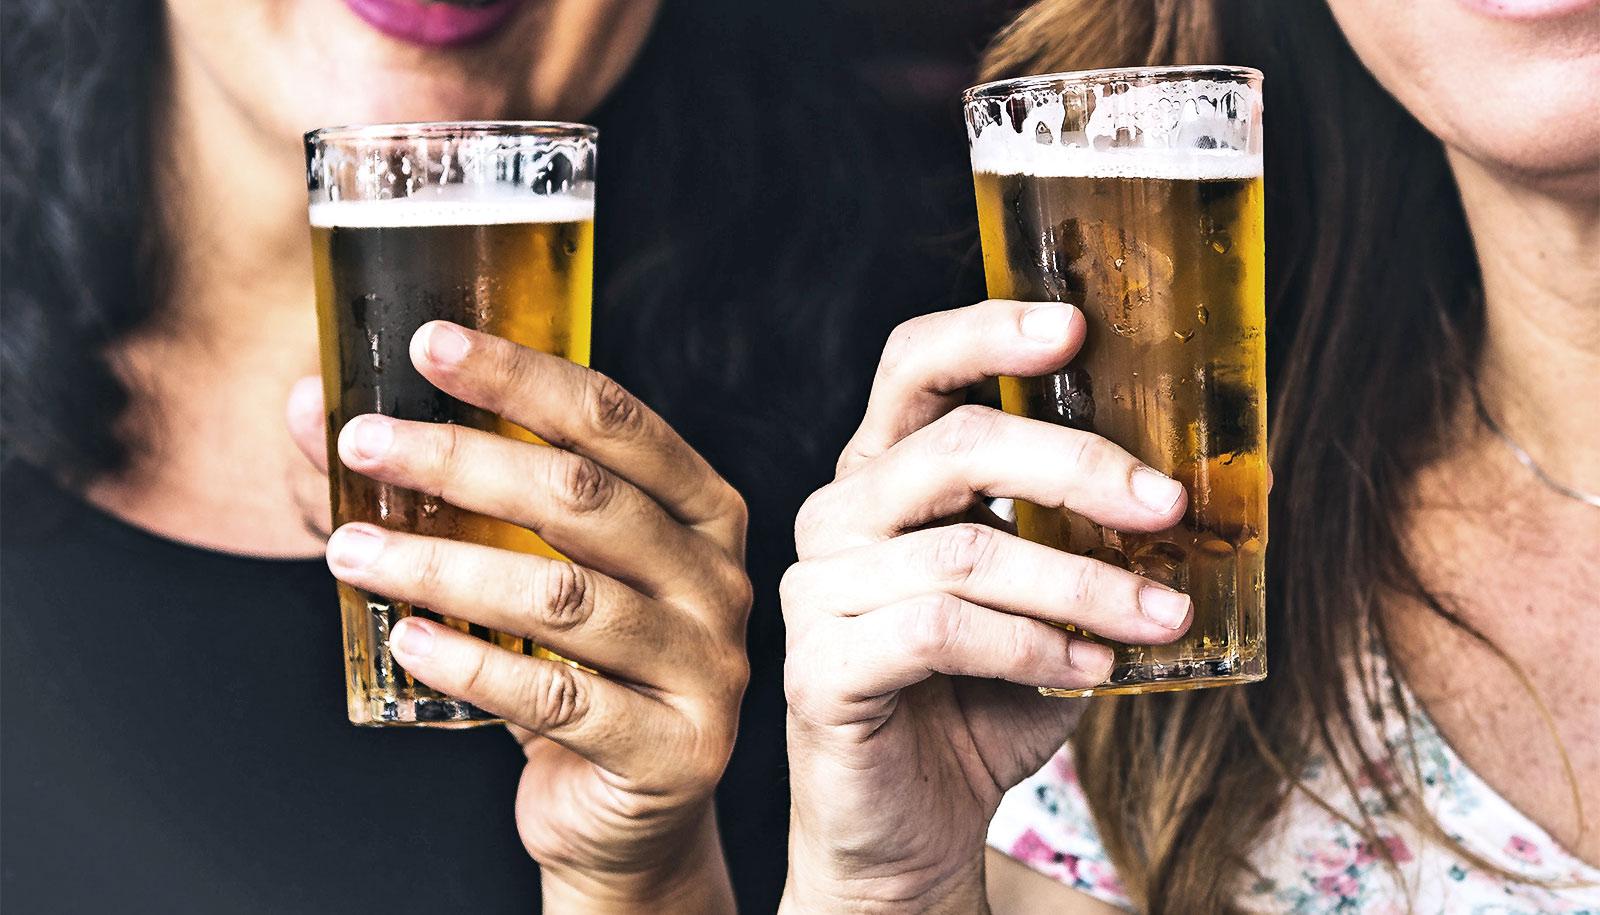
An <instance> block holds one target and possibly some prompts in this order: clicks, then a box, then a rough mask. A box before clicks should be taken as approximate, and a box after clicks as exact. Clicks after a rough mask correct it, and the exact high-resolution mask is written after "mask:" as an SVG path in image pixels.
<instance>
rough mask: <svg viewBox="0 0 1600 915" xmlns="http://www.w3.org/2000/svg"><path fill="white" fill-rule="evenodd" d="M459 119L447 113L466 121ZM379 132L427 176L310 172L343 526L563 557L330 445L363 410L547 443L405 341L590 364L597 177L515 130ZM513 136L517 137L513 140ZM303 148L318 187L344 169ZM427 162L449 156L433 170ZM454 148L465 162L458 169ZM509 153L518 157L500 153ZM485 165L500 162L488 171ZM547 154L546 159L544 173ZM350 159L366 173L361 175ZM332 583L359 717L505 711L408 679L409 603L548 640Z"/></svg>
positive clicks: (489, 634) (515, 641)
mask: <svg viewBox="0 0 1600 915" xmlns="http://www.w3.org/2000/svg"><path fill="white" fill-rule="evenodd" d="M401 126H402V127H409V126H413V125H401ZM420 126H422V127H427V126H428V125H420ZM462 126H463V125H441V127H448V128H452V129H456V130H459V129H461V127H462ZM466 126H467V127H470V125H466ZM491 126H492V127H502V126H505V125H491ZM536 126H537V125H536ZM584 129H585V130H587V128H584ZM315 136H316V135H313V137H315ZM324 139H326V138H324ZM377 139H378V141H384V142H408V143H411V144H412V145H409V146H405V147H402V149H401V152H399V153H396V152H393V151H392V150H391V149H388V148H386V149H385V151H384V153H385V154H384V156H383V158H381V159H379V160H378V161H380V162H381V164H382V168H383V170H384V172H386V173H387V174H390V175H392V174H395V173H401V174H413V173H421V174H423V175H424V176H426V180H425V181H424V182H421V186H419V187H416V188H413V189H411V192H410V193H409V194H406V195H405V196H401V197H393V198H384V197H378V198H375V199H362V197H361V196H360V195H359V194H354V195H352V194H350V193H349V190H350V189H349V188H346V189H345V194H344V198H343V199H333V200H329V199H325V198H324V199H319V195H318V184H317V181H316V180H315V178H314V180H313V187H312V191H313V193H312V204H311V238H312V258H313V267H314V270H315V279H316V296H317V320H318V328H319V338H320V349H321V360H322V380H323V393H324V402H325V404H326V407H327V430H328V454H329V457H330V460H329V468H328V470H329V489H330V495H331V499H332V508H333V520H334V524H335V525H336V526H337V525H340V524H345V523H348V522H352V521H365V522H369V523H372V524H377V525H380V526H382V527H386V528H390V529H393V530H399V531H407V532H410V533H415V534H422V535H426V536H431V537H441V538H448V539H452V540H461V541H467V542H472V543H479V544H484V545H487V546H494V547H499V548H502V549H509V550H517V551H520V552H526V553H538V554H542V555H546V556H550V557H553V558H558V559H559V558H563V557H561V555H560V554H559V553H558V552H556V551H555V550H554V549H552V548H551V547H550V546H549V545H547V544H546V543H545V542H544V541H543V540H541V539H540V538H539V537H538V536H537V535H535V534H534V533H533V532H531V531H529V530H527V529H525V528H522V527H519V526H516V525H513V524H509V523H506V522H504V521H499V520H496V519H493V518H488V517H485V516H483V515H479V514H475V513H472V512H468V511H464V510H462V509H459V508H456V507H455V506H453V505H450V504H448V503H446V502H444V501H443V500H441V499H439V498H437V497H435V496H430V495H426V494H424V493H419V492H415V491H412V490H408V489H404V488H401V487H398V486H394V485H391V484H387V483H381V482H378V481H376V480H373V479H370V478H368V477H365V476H362V475H361V474H358V473H355V472H354V471H351V470H349V469H348V468H346V467H345V466H344V465H343V464H342V463H341V462H340V461H339V460H338V459H337V454H338V451H337V444H336V443H337V441H338V437H339V432H340V430H341V429H343V428H344V426H345V424H346V423H348V422H349V421H350V420H351V419H352V418H354V417H356V416H359V415H361V414H363V413H378V414H382V415H384V416H391V417H395V418H397V419H403V420H419V421H424V422H433V423H455V424H459V425H463V426H469V427H471V428H475V429H482V430H486V431H490V432H494V433H497V434H500V435H504V436H507V437H510V438H515V439H521V440H523V441H528V442H538V441H539V440H538V439H537V438H536V437H535V436H534V435H532V434H531V433H529V432H528V431H527V430H524V429H522V428H521V427H518V426H515V425H513V424H511V423H509V422H506V421H504V420H502V419H500V418H499V417H497V416H495V415H494V414H492V413H490V412H488V411H487V410H483V409H480V408H478V407H475V406H473V405H471V404H467V403H464V402H462V401H460V400H457V399H455V398H453V397H450V396H449V395H447V394H445V393H444V392H442V391H440V390H439V389H438V388H436V387H434V386H433V385H432V384H431V383H429V382H428V381H427V380H426V379H424V378H423V377H422V375H421V374H420V373H419V372H418V371H417V370H416V367H415V366H414V365H413V364H412V362H411V357H410V353H409V350H410V344H411V338H412V336H413V335H414V334H415V333H416V331H417V329H418V328H419V327H421V326H422V325H423V324H426V323H427V322H429V321H433V320H446V321H451V322H454V323H456V324H460V325H462V326H465V327H470V328H473V329H475V330H480V331H483V332H485V333H489V334H494V335H496V336H499V337H504V338H506V339H508V340H511V341H513V342H515V343H520V344H522V345H524V346H528V347H531V348H533V349H538V350H542V351H544V352H547V353H552V354H554V355H557V356H563V357H565V358H568V359H571V360H573V361H574V362H577V363H580V364H584V365H587V364H588V361H589V342H590V312H591V296H592V289H593V262H594V205H593V198H592V195H591V193H590V191H591V189H592V185H589V186H587V187H583V186H580V187H578V188H577V189H576V190H574V188H573V187H571V186H570V176H571V174H572V168H571V163H572V162H573V161H574V160H579V161H581V158H582V157H581V156H568V157H566V159H565V162H566V164H565V165H562V163H561V161H555V164H556V165H558V166H561V172H560V175H561V177H562V178H563V179H564V180H566V181H568V184H567V185H555V184H553V183H552V182H551V181H550V180H547V179H545V178H541V177H540V175H541V174H547V173H548V172H549V169H550V165H551V162H552V161H553V160H552V159H551V158H550V157H549V156H545V157H544V158H542V159H540V158H535V156H537V155H539V154H541V153H542V149H541V147H540V146H539V145H538V144H536V143H535V144H528V143H521V140H522V139H525V138H500V137H496V136H493V135H490V136H486V137H483V136H480V137H472V136H469V137H468V138H467V139H466V140H465V141H462V142H457V143H455V144H454V145H445V144H443V143H442V142H440V141H437V140H432V139H427V138H424V139H423V140H418V141H413V140H412V138H410V137H404V138H398V139H396V138H389V137H387V136H382V137H379V138H377ZM474 139H476V140H480V141H481V143H480V144H479V145H478V146H476V147H474V146H472V145H470V141H472V140H474ZM358 141H359V142H363V143H366V144H367V146H368V147H370V146H371V144H372V143H373V142H374V141H373V139H372V138H371V137H366V136H359V137H358ZM310 142H311V141H310V139H308V150H309V146H310ZM507 142H509V143H510V144H511V146H510V148H509V149H507V148H506V147H505V146H504V145H503V144H505V143H507ZM590 142H591V143H592V132H591V133H590ZM430 144H431V145H430ZM519 144H520V145H519ZM309 154H310V155H311V156H312V159H311V161H312V164H313V172H314V173H315V172H316V170H317V167H318V166H319V165H320V166H321V171H322V172H323V176H324V180H323V181H322V187H323V188H326V187H328V186H330V185H334V184H335V183H336V181H337V179H338V178H339V177H340V173H339V172H338V170H337V169H338V164H337V163H334V162H333V159H334V157H333V155H332V154H330V152H329V150H328V149H327V148H325V147H324V148H319V149H316V150H314V151H310V152H309ZM474 154H475V156H476V159H475V161H474V158H473V155H474ZM374 158H375V157H373V156H371V155H370V154H369V151H368V150H367V149H358V150H356V151H354V153H353V154H351V155H347V156H345V160H347V161H354V162H356V163H357V164H358V166H359V165H361V164H362V163H370V162H371V161H373V160H374ZM519 159H520V160H521V162H523V163H527V165H528V168H527V171H526V172H521V171H519V169H521V168H522V167H523V166H522V164H521V163H519ZM430 161H431V162H433V163H439V162H443V163H444V165H443V166H439V167H436V168H435V170H434V171H433V173H432V174H431V175H430V174H429V173H428V171H427V165H428V163H429V162H430ZM590 161H591V162H592V159H591V160H590ZM451 162H455V163H456V169H458V170H457V171H451V169H450V163H451ZM507 162H508V163H510V165H509V167H500V163H507ZM491 165H493V166H496V167H494V168H493V169H492V170H491V168H490V167H489V166H491ZM541 165H542V166H543V167H544V168H545V169H546V172H545V173H540V172H539V171H538V167H539V166H541ZM366 167H367V169H368V172H371V171H373V169H371V166H370V165H367V166H366ZM590 167H592V165H591V166H590ZM474 169H477V170H480V171H484V172H488V173H489V174H490V176H491V178H490V179H489V180H487V181H481V182H479V183H478V184H477V185H476V186H472V185H471V183H470V182H469V181H468V180H467V179H468V178H470V177H471V175H472V172H473V170H474ZM352 173H353V174H356V175H358V176H359V180H368V176H367V175H365V174H362V173H360V172H352ZM507 175H509V176H513V177H516V176H518V175H521V176H522V183H521V186H519V185H518V183H517V182H516V181H510V182H502V181H501V180H499V179H501V178H503V177H504V176H507ZM530 177H531V179H532V180H530ZM452 178H454V179H455V180H452ZM530 185H531V186H530ZM356 190H360V186H359V184H358V186H357V187H356ZM535 191H539V192H535ZM326 196H332V195H331V194H328V195H326ZM352 196H354V197H355V199H351V197H352ZM338 590H339V600H340V604H341V610H342V615H343V620H344V626H343V628H344V646H345V674H346V677H345V679H346V700H347V705H348V711H349V716H350V720H351V721H352V722H355V723H357V724H425V725H436V726H445V727H451V726H455V727H460V726H470V725H472V724H481V723H484V722H487V721H492V720H495V719H493V718H492V716H490V715H488V714H486V713H484V712H482V711H480V710H479V709H477V708H475V707H473V706H472V705H471V704H469V703H466V702H463V701H461V700H459V699H454V698H452V697H449V696H445V695H443V694H440V693H438V692H437V691H435V690H433V689H431V688H429V687H427V686H425V685H423V684H422V683H420V682H418V681H416V680H414V679H413V678H412V677H411V676H410V675H409V674H408V673H407V672H406V671H405V670H404V669H403V668H402V667H400V666H399V664H397V663H396V662H395V659H394V658H393V656H392V655H391V654H390V652H389V648H388V638H389V633H390V632H391V631H392V629H393V627H394V625H395V623H397V622H398V621H399V620H401V619H403V618H405V617H406V616H409V615H412V614H417V615H422V616H427V617H429V618H431V619H436V620H439V621H441V622H443V623H444V624H446V625H449V626H452V627H454V628H456V629H459V630H461V631H463V632H467V633H470V634H472V635H475V636H478V637H480V638H483V639H485V640H487V641H490V642H492V643H495V644H498V645H500V646H501V647H504V648H507V649H510V650H513V651H518V652H523V653H530V654H532V653H543V652H542V649H539V648H537V647H536V646H534V645H531V644H530V643H528V641H527V640H526V639H523V638H520V637H517V636H513V635H508V634H505V633H500V632H495V631H492V630H489V629H487V628H486V627H483V626H478V625H473V624H468V623H466V622H464V621H459V620H452V619H448V618H445V617H442V616H440V615H438V614H435V613H434V612H433V611H431V610H429V609H427V608H424V607H417V606H412V605H410V604H407V603H405V602H402V601H395V600H391V599H389V598H388V597H385V596H383V595H380V594H374V593H370V592H367V591H363V590H361V589H358V588H355V587H352V586H350V585H346V584H344V583H342V582H341V583H339V585H338ZM544 656H547V657H554V656H553V655H548V654H545V655H544Z"/></svg>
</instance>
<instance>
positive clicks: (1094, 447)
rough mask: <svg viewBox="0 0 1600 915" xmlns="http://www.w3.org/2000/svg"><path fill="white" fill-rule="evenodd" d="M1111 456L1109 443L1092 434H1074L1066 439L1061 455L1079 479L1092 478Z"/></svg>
mask: <svg viewBox="0 0 1600 915" xmlns="http://www.w3.org/2000/svg"><path fill="white" fill-rule="evenodd" d="M1111 455H1112V445H1111V443H1110V442H1109V441H1107V440H1105V439H1103V438H1101V437H1100V436H1098V435H1095V434H1094V433H1092V432H1075V434H1074V435H1072V436H1071V437H1069V438H1068V440H1067V447H1066V450H1065V451H1064V453H1063V457H1064V458H1065V459H1066V465H1067V466H1068V467H1071V468H1073V469H1074V471H1076V473H1077V474H1078V476H1080V477H1089V476H1093V475H1094V474H1095V473H1096V472H1097V471H1099V470H1100V469H1101V467H1103V466H1104V464H1105V462H1106V461H1107V460H1108V459H1109V458H1110V457H1111Z"/></svg>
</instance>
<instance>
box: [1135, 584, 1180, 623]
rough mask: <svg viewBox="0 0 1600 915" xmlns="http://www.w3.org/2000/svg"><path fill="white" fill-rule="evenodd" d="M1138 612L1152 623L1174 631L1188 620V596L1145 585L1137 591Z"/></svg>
mask: <svg viewBox="0 0 1600 915" xmlns="http://www.w3.org/2000/svg"><path fill="white" fill-rule="evenodd" d="M1139 612H1141V613H1143V614H1144V615H1145V616H1146V617H1148V618H1149V619H1150V620H1151V621H1152V622H1156V623H1159V624H1161V625H1162V626H1165V627H1167V628H1168V629H1176V628H1178V627H1179V626H1182V625H1183V621H1184V620H1186V619H1188V618H1189V595H1187V594H1184V593H1182V592H1179V591H1168V590H1167V589H1166V588H1160V587H1156V586H1155V585H1147V586H1146V587H1143V588H1141V589H1139Z"/></svg>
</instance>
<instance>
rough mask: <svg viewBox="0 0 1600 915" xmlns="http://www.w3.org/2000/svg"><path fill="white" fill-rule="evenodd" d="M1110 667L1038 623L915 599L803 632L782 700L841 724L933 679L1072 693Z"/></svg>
mask: <svg viewBox="0 0 1600 915" xmlns="http://www.w3.org/2000/svg"><path fill="white" fill-rule="evenodd" d="M1111 660H1112V656H1111V650H1110V649H1109V648H1106V647H1105V646H1103V645H1097V644H1095V643H1093V642H1089V641H1086V640H1084V639H1081V638H1075V637H1073V636H1072V635H1070V634H1068V633H1067V632H1065V631H1063V630H1061V629H1057V628H1055V627H1054V626H1049V625H1047V624H1045V623H1041V622H1039V621H1038V620H1031V619H1026V618H1024V617H1020V616H1010V615H1008V614H1004V613H998V612H996V611H994V610H988V609H985V608H983V607H979V606H977V605H976V604H972V603H969V602H967V601H963V600H961V599H959V598H955V597H951V596H950V595H948V594H934V595H924V596H921V597H915V598H912V599H910V600H906V601H901V602H900V603H897V604H891V605H890V606H887V607H882V608H880V609H877V610H873V611H872V612H870V613H865V614H862V615H860V616H855V617H839V618H835V619H833V620H830V621H829V622H828V623H827V624H826V625H824V626H819V627H817V628H815V629H813V630H812V631H811V632H810V633H807V635H806V636H804V637H803V638H802V639H801V641H800V644H799V646H798V647H797V648H796V650H795V651H794V652H793V653H792V655H791V659H790V661H789V662H788V663H789V664H790V665H792V666H794V668H795V670H796V671H798V672H799V673H800V675H798V676H790V677H788V685H789V692H790V695H789V700H790V702H791V704H793V705H795V706H796V707H797V710H798V711H799V712H800V713H801V714H803V715H805V716H806V717H808V718H813V720H815V717H816V716H818V715H822V716H829V717H831V716H830V706H831V708H832V710H833V712H834V713H843V714H841V715H840V717H841V719H842V720H845V721H848V720H850V719H851V718H853V717H854V716H853V715H851V714H849V713H848V711H847V710H848V707H849V706H851V705H852V704H855V703H860V702H866V701H870V700H874V699H879V698H881V697H883V696H886V695H889V694H891V693H893V692H895V691H896V690H901V689H904V688H906V687H908V686H912V685H914V684H916V683H919V682H921V681H922V680H925V679H927V678H928V677H929V676H931V675H933V674H946V675H950V676H963V677H985V678H990V679H998V680H1008V681H1010V682H1012V683H1022V684H1026V685H1028V686H1050V687H1056V688H1059V689H1081V688H1083V687H1088V686H1094V685H1095V684H1097V683H1102V682H1104V681H1105V679H1106V678H1107V677H1108V676H1110V675H1111ZM819 671H820V672H819ZM821 672H825V673H821ZM797 693H798V695H797Z"/></svg>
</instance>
